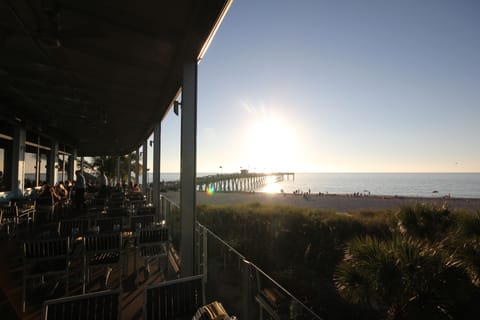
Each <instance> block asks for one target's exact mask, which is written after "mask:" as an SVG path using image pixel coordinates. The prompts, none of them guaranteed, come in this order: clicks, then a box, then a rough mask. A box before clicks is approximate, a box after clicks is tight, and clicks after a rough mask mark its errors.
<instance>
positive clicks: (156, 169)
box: [152, 121, 165, 220]
mask: <svg viewBox="0 0 480 320" xmlns="http://www.w3.org/2000/svg"><path fill="white" fill-rule="evenodd" d="M161 137H162V122H161V121H159V122H158V123H157V124H156V125H155V128H154V129H153V168H152V170H153V181H152V200H153V201H152V202H153V205H154V206H155V214H156V215H157V217H159V218H161V219H160V220H163V219H165V218H164V217H163V218H162V217H160V212H161V208H160V152H161V140H160V139H161Z"/></svg>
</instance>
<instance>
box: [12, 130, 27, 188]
mask: <svg viewBox="0 0 480 320" xmlns="http://www.w3.org/2000/svg"><path fill="white" fill-rule="evenodd" d="M26 139H27V132H26V130H25V129H24V128H21V127H15V133H14V138H13V156H12V164H11V168H12V191H13V192H14V193H17V194H16V196H18V197H20V196H22V195H23V191H24V188H25V141H26Z"/></svg>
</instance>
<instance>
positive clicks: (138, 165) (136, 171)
mask: <svg viewBox="0 0 480 320" xmlns="http://www.w3.org/2000/svg"><path fill="white" fill-rule="evenodd" d="M138 149H139V148H137V149H135V158H136V160H135V161H136V163H135V182H136V183H139V182H138V181H139V180H138V177H139V176H140V152H139V151H138ZM139 186H140V184H139Z"/></svg>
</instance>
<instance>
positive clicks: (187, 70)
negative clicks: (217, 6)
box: [180, 58, 197, 276]
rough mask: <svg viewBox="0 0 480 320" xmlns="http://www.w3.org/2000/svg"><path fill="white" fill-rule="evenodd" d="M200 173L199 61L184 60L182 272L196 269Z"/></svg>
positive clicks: (190, 272)
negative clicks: (196, 211) (197, 206)
mask: <svg viewBox="0 0 480 320" xmlns="http://www.w3.org/2000/svg"><path fill="white" fill-rule="evenodd" d="M196 175H197V61H196V59H194V58H190V59H186V60H185V62H184V64H183V86H182V120H181V147H180V211H181V216H182V223H181V225H182V238H181V242H180V257H181V260H182V276H191V275H193V274H194V272H195V220H196V213H195V207H196V193H195V180H196Z"/></svg>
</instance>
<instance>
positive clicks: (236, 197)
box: [164, 191, 480, 212]
mask: <svg viewBox="0 0 480 320" xmlns="http://www.w3.org/2000/svg"><path fill="white" fill-rule="evenodd" d="M164 195H165V196H166V197H167V198H169V199H171V200H172V201H174V202H175V203H179V202H180V193H179V192H172V191H170V192H167V193H164ZM252 202H258V203H262V204H266V205H281V206H292V207H300V208H317V209H325V210H332V211H336V212H349V211H360V210H374V211H377V210H385V209H389V210H396V209H398V208H400V207H401V206H403V205H415V204H418V203H425V204H434V205H437V206H442V205H444V204H446V205H447V206H448V208H450V209H452V210H456V209H460V210H467V211H477V210H478V211H480V199H466V198H440V197H438V198H417V197H394V196H375V195H371V196H356V197H354V196H352V195H334V194H328V195H317V194H311V195H308V196H306V197H305V196H303V195H294V194H281V193H260V192H255V193H246V192H225V193H215V194H212V195H210V194H207V193H205V192H197V204H199V205H236V204H248V203H252Z"/></svg>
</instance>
